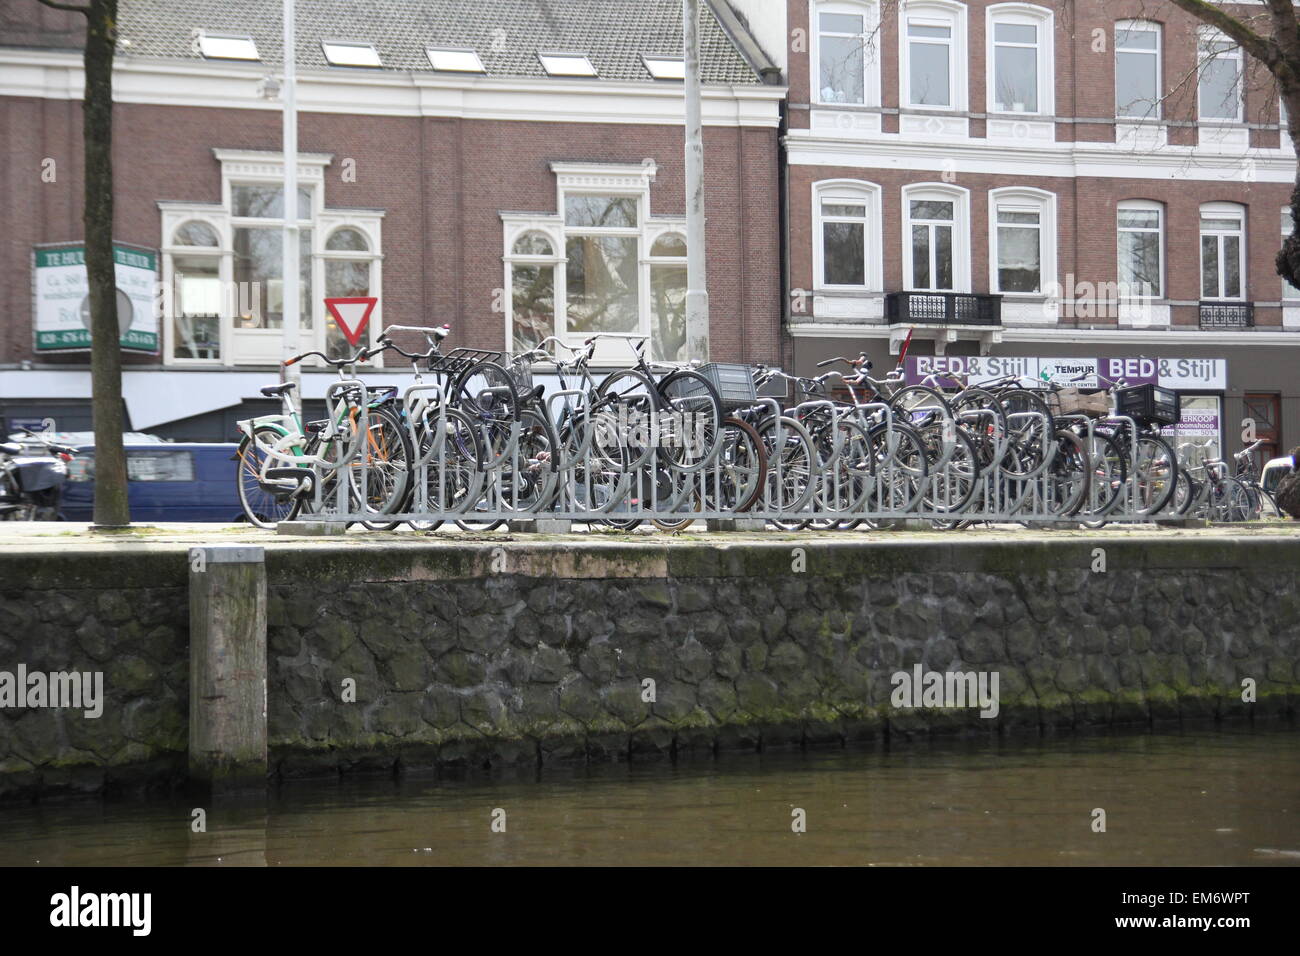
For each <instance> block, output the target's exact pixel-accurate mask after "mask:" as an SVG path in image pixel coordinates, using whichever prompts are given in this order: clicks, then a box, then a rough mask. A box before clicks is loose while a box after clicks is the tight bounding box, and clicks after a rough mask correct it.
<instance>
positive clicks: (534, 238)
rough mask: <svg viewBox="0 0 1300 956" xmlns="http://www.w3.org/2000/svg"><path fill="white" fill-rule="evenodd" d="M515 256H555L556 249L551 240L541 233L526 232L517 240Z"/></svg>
mask: <svg viewBox="0 0 1300 956" xmlns="http://www.w3.org/2000/svg"><path fill="white" fill-rule="evenodd" d="M514 254H515V255H517V256H553V255H555V249H554V247H553V246H552V245H551V240H550V239H547V238H546V236H544V235H542V234H541V233H540V232H526V233H524V234H523V235H522V236H520V237H519V238H518V239H516V240H515V246H514Z"/></svg>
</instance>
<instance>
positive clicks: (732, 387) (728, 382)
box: [696, 362, 758, 412]
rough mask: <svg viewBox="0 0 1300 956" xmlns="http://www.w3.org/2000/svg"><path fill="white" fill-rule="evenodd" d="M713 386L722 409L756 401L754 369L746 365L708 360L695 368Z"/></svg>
mask: <svg viewBox="0 0 1300 956" xmlns="http://www.w3.org/2000/svg"><path fill="white" fill-rule="evenodd" d="M696 371H698V372H699V373H700V374H701V375H703V376H704V377H705V378H706V379H707V380H708V382H709V384H710V385H712V386H713V389H714V391H716V392H717V393H718V397H719V398H720V399H722V409H723V411H728V412H730V411H735V410H736V409H738V408H749V407H750V406H751V405H755V404H757V403H758V388H757V387H756V386H755V385H754V370H753V368H751V367H750V366H748V365H739V364H733V363H727V362H709V363H708V364H707V365H701V366H700V367H699V368H698V369H696Z"/></svg>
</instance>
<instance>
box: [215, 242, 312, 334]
mask: <svg viewBox="0 0 1300 956" xmlns="http://www.w3.org/2000/svg"><path fill="white" fill-rule="evenodd" d="M234 281H235V286H236V288H240V289H243V290H244V292H245V298H244V300H243V301H242V302H241V305H246V306H247V308H241V309H238V310H237V311H236V312H235V313H234V314H233V315H232V316H231V321H232V322H233V323H234V325H235V328H239V329H280V328H283V327H284V232H283V230H282V229H281V227H280V225H279V224H278V223H273V224H270V225H258V226H249V225H235V228H234ZM310 288H311V230H310V229H301V230H299V233H298V323H299V328H302V329H309V328H311V297H310V294H309V290H310Z"/></svg>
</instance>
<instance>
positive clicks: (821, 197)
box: [813, 179, 883, 290]
mask: <svg viewBox="0 0 1300 956" xmlns="http://www.w3.org/2000/svg"><path fill="white" fill-rule="evenodd" d="M813 213H814V216H815V217H816V223H817V227H816V236H815V237H814V251H813V266H814V270H815V273H814V279H813V285H814V287H815V288H857V289H868V290H879V289H880V288H881V277H880V276H881V261H882V258H883V250H882V248H881V241H880V187H879V186H877V185H875V184H874V183H867V182H860V181H858V180H851V179H836V180H827V181H824V182H819V183H814V184H813Z"/></svg>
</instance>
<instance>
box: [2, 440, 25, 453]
mask: <svg viewBox="0 0 1300 956" xmlns="http://www.w3.org/2000/svg"><path fill="white" fill-rule="evenodd" d="M22 453H23V446H22V445H20V444H18V443H17V442H14V441H6V442H0V455H21V454H22Z"/></svg>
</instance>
